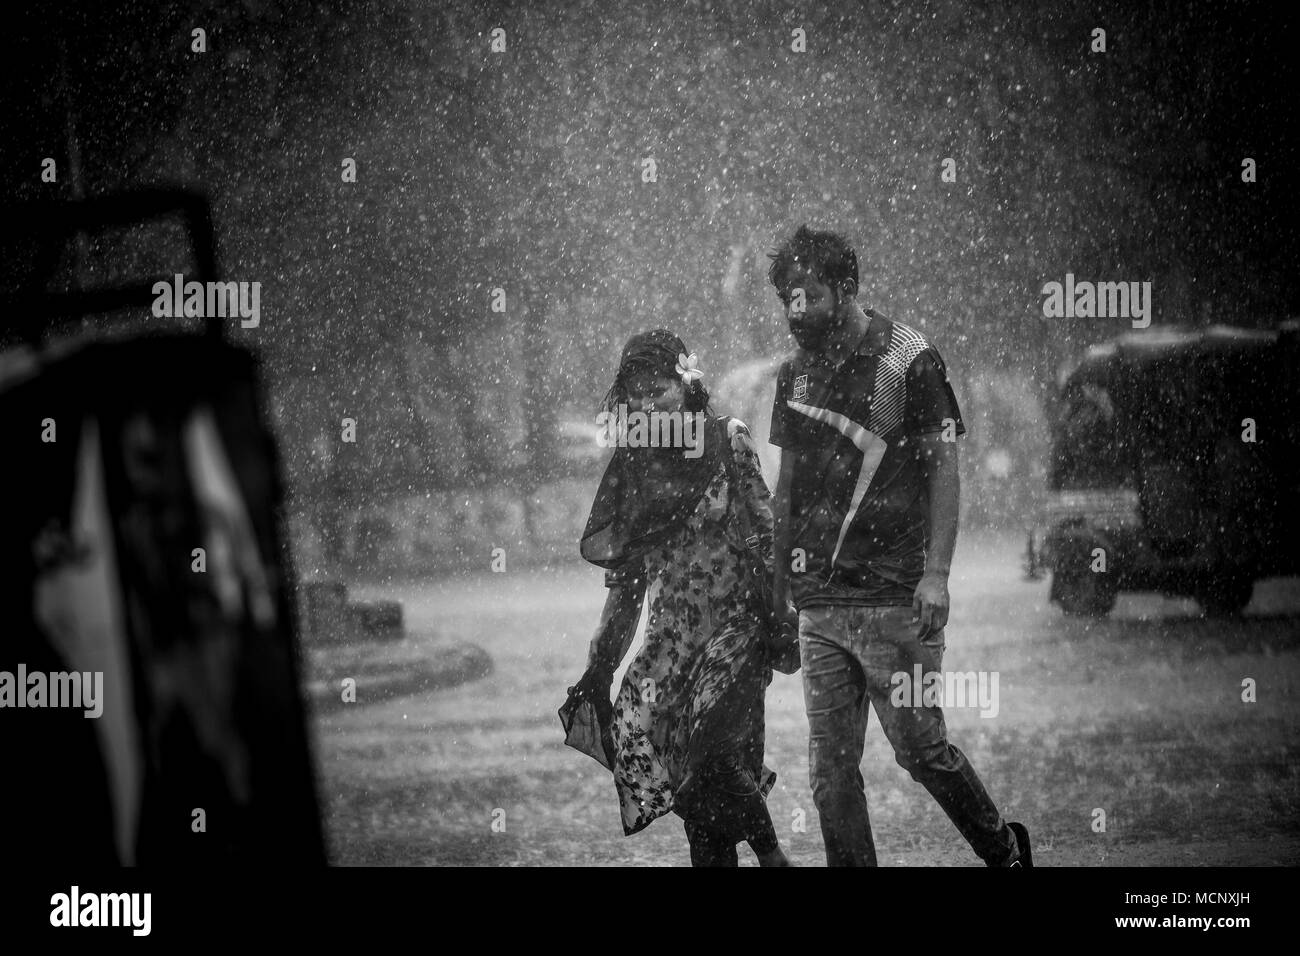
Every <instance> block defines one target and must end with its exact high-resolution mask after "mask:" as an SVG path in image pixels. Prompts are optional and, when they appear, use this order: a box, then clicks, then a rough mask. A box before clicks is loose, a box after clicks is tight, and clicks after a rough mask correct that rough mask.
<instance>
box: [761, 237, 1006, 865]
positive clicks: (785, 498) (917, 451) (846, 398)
mask: <svg viewBox="0 0 1300 956" xmlns="http://www.w3.org/2000/svg"><path fill="white" fill-rule="evenodd" d="M770 258H771V259H772V264H771V268H770V270H769V273H768V275H769V278H770V279H771V282H772V284H773V286H775V287H776V291H777V295H778V296H779V297H780V299H781V302H782V304H783V305H784V307H785V310H786V319H787V321H788V322H789V326H790V333H791V335H793V337H794V339H795V341H796V343H797V344H798V346H799V348H798V350H797V351H796V352H795V353H794V354H793V356H792V357H791V358H789V359H788V360H787V361H786V362H785V363H784V364H783V365H782V367H781V372H780V375H779V376H778V379H777V391H776V398H775V401H774V403H773V408H772V432H771V437H770V440H771V442H772V444H774V445H777V446H779V447H780V448H781V468H780V475H779V478H778V480H777V486H776V494H775V499H774V502H773V511H774V519H775V524H776V545H775V546H776V552H775V553H776V557H777V560H776V562H775V563H776V574H775V580H774V582H773V584H774V602H775V604H776V610H777V613H778V614H781V615H783V616H784V615H794V614H795V613H796V609H797V614H798V622H799V643H800V653H801V660H802V671H803V681H804V699H805V705H806V707H807V711H808V722H809V731H810V739H809V761H810V771H809V772H810V776H811V784H812V791H813V800H814V802H815V804H816V806H817V812H818V815H819V816H820V818H821V829H822V836H823V838H824V840H825V843H826V860H827V863H828V865H830V866H875V865H876V850H875V844H874V841H873V840H872V836H871V824H870V821H869V819H868V814H867V799H866V793H865V790H864V786H865V785H864V781H863V778H862V773H861V770H860V769H859V764H860V763H861V760H862V752H863V745H864V742H865V737H866V730H867V715H868V712H869V710H868V705H869V704H870V705H873V706H874V707H875V711H876V716H877V718H878V719H879V720H880V724H881V727H882V728H883V729H884V732H885V735H886V736H887V737H888V739H889V742H890V743H891V744H892V745H893V748H894V754H895V757H896V759H897V760H898V763H899V764H900V765H901V766H902V767H903V768H904V769H906V770H907V771H908V772H909V773H910V774H911V775H912V778H913V779H914V780H916V781H917V782H918V783H920V784H922V785H923V786H924V787H925V788H926V789H927V790H929V791H930V794H931V795H932V796H933V797H934V798H935V799H936V800H937V801H938V802H939V805H940V806H942V807H943V809H944V811H945V812H946V813H947V814H948V816H949V818H950V819H951V820H952V822H953V823H954V824H955V825H956V827H957V829H958V830H959V831H960V832H961V834H962V836H964V837H965V838H966V840H967V841H968V842H969V843H970V845H971V847H972V848H973V849H974V851H975V853H976V854H977V855H978V856H979V857H980V858H981V859H982V860H983V861H984V862H985V863H986V864H988V865H989V866H1021V867H1024V866H1031V865H1032V859H1031V856H1030V848H1029V837H1028V832H1027V831H1026V829H1025V827H1024V826H1023V825H1021V824H1019V823H1010V824H1008V823H1006V822H1005V821H1004V820H1003V819H1002V815H1001V814H1000V813H999V812H998V808H997V807H996V806H995V805H994V803H993V800H992V799H991V798H990V797H989V795H988V792H987V791H986V790H985V789H984V785H983V784H982V783H981V782H980V779H979V777H978V776H977V775H976V773H975V770H974V768H973V767H971V765H970V762H969V761H968V760H967V759H966V756H965V754H963V753H962V752H961V751H960V750H959V749H957V747H955V746H953V745H952V744H951V743H949V742H948V739H947V732H946V729H945V727H944V720H943V710H942V707H940V706H937V705H935V704H934V703H933V701H924V702H923V699H922V694H921V690H920V688H916V689H915V693H914V694H913V695H911V699H910V700H907V701H905V703H906V706H895V704H894V702H893V701H891V692H892V691H893V690H894V688H895V686H896V681H894V680H893V678H894V675H896V674H900V673H901V674H904V675H908V676H909V679H910V675H912V674H914V673H915V672H916V667H917V665H920V671H921V672H922V673H925V674H929V673H939V672H941V671H942V659H943V650H944V626H945V625H946V624H947V621H948V571H949V565H950V563H951V561H952V555H953V549H954V547H955V545H956V541H957V502H958V491H959V485H958V478H957V443H956V438H957V436H958V435H961V434H963V433H964V432H965V428H964V427H963V425H962V421H961V413H960V411H959V409H958V407H957V400H956V397H955V396H954V394H953V391H952V387H951V386H950V385H949V383H948V377H947V373H946V371H945V369H944V364H943V360H942V359H941V358H940V357H939V353H938V352H937V351H936V350H935V348H934V346H933V345H931V344H930V343H929V342H928V341H927V340H926V339H925V337H924V336H922V335H921V334H920V333H919V332H917V331H915V330H914V329H911V328H908V327H907V326H905V325H902V324H900V323H897V322H892V321H890V320H889V319H887V318H885V317H884V316H883V315H881V314H879V313H878V312H875V311H873V310H867V311H865V312H864V311H863V309H862V308H861V307H860V306H859V305H858V303H857V302H856V296H857V293H858V261H857V255H856V254H855V253H854V251H853V248H852V247H851V246H850V245H849V244H848V242H847V241H845V239H844V238H843V237H841V236H839V235H837V234H835V233H831V232H816V231H812V230H810V229H808V228H807V227H806V226H801V227H800V228H799V229H798V230H797V231H796V232H795V233H794V235H793V236H791V237H789V238H787V239H786V240H785V241H784V242H782V243H781V244H780V246H779V247H778V248H777V249H776V251H775V252H773V253H772V255H771V257H770ZM792 605H793V606H792ZM927 704H928V706H927Z"/></svg>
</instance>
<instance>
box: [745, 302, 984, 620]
mask: <svg viewBox="0 0 1300 956" xmlns="http://www.w3.org/2000/svg"><path fill="white" fill-rule="evenodd" d="M867 315H868V317H869V318H870V320H871V322H870V326H869V328H868V330H867V333H866V335H865V336H863V338H862V341H861V342H860V343H859V344H858V346H857V348H856V349H855V350H854V351H853V352H852V353H851V354H850V355H849V356H848V357H847V358H845V359H844V361H843V362H842V363H841V364H840V366H839V367H838V368H832V367H831V366H830V365H829V364H827V363H826V362H825V361H823V360H822V359H821V358H820V357H818V356H815V355H814V354H813V353H811V352H806V351H803V350H799V351H798V352H796V353H795V354H794V356H793V357H791V358H790V359H788V360H787V361H786V362H785V364H783V365H782V366H781V371H780V374H779V375H778V377H777V386H776V399H775V401H774V403H773V406H772V433H771V437H770V441H771V442H772V444H774V445H778V446H780V447H781V448H782V449H783V450H784V452H783V453H784V454H788V455H794V456H795V461H794V472H793V476H792V479H791V489H790V531H791V547H792V548H800V549H802V550H803V552H804V556H805V560H806V563H807V565H806V570H804V571H803V572H799V571H795V570H792V571H791V573H790V592H791V597H792V598H793V600H794V603H795V606H796V607H798V608H800V609H802V608H805V607H810V606H812V605H817V604H859V605H869V606H887V605H899V604H903V605H907V604H911V603H912V593H913V591H915V590H916V585H917V583H918V582H919V581H920V580H921V574H922V572H923V571H924V570H925V548H926V544H927V543H928V540H929V508H930V499H929V491H928V486H927V484H926V478H925V468H924V464H923V462H922V459H921V454H920V442H919V441H918V438H919V436H921V435H924V434H928V433H935V432H938V433H945V432H946V433H947V434H950V435H952V436H953V437H954V438H955V437H956V436H957V435H962V434H965V431H966V429H965V426H964V425H963V424H962V420H961V412H960V410H959V409H958V407H957V399H956V396H954V395H953V391H952V386H951V385H950V384H949V383H948V374H947V371H946V369H945V368H944V364H943V359H942V358H940V356H939V353H938V352H937V351H936V350H935V348H934V346H932V345H931V344H930V343H929V342H928V341H927V340H926V339H925V337H924V336H922V335H921V334H920V333H919V332H917V331H916V330H915V329H911V328H908V327H907V326H906V325H903V324H901V323H898V322H892V321H890V320H889V319H887V318H885V317H884V316H883V315H881V314H880V313H878V312H875V311H873V310H870V309H868V310H867ZM786 560H793V559H792V558H789V557H787V558H786Z"/></svg>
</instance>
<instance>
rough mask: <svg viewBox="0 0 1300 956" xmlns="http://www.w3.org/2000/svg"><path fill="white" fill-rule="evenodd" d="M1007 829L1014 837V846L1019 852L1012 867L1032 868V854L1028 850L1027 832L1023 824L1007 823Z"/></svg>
mask: <svg viewBox="0 0 1300 956" xmlns="http://www.w3.org/2000/svg"><path fill="white" fill-rule="evenodd" d="M1007 827H1008V828H1010V830H1011V832H1012V833H1014V834H1015V835H1016V846H1017V847H1018V848H1019V850H1020V856H1019V857H1017V858H1016V860H1015V862H1013V863H1012V864H1011V865H1012V866H1033V865H1034V854H1033V851H1031V850H1030V848H1029V831H1028V830H1027V829H1025V825H1024V824H1023V823H1008V824H1007Z"/></svg>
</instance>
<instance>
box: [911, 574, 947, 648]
mask: <svg viewBox="0 0 1300 956" xmlns="http://www.w3.org/2000/svg"><path fill="white" fill-rule="evenodd" d="M948 607H949V602H948V576H947V575H946V574H941V573H940V572H938V571H926V572H925V573H924V574H922V575H921V583H920V584H918V585H917V586H916V593H915V594H913V595H912V611H913V612H914V613H915V615H916V617H915V618H914V620H915V621H916V622H917V623H918V624H920V625H922V626H923V627H924V628H925V632H926V633H927V634H928V633H932V632H934V631H937V630H939V629H940V628H942V627H944V626H945V625H947V623H948Z"/></svg>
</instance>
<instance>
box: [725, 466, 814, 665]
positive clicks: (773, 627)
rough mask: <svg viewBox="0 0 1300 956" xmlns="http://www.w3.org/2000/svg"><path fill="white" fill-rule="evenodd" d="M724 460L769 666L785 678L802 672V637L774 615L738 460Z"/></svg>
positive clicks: (769, 588) (758, 540) (758, 542)
mask: <svg viewBox="0 0 1300 956" xmlns="http://www.w3.org/2000/svg"><path fill="white" fill-rule="evenodd" d="M722 460H723V463H724V464H725V465H726V467H727V478H728V480H729V481H730V484H731V490H732V495H733V500H734V501H735V502H736V509H735V511H736V522H737V524H739V525H740V535H741V537H742V538H744V539H745V567H746V568H747V569H748V571H749V588H750V593H751V594H753V595H756V596H757V598H758V601H759V604H760V606H759V607H758V608H757V609H756V610H757V613H758V619H759V622H760V627H761V629H762V631H763V635H762V636H763V647H764V649H765V651H766V653H767V663H768V666H769V667H771V668H772V669H773V670H775V671H780V672H781V673H782V674H793V673H795V672H796V671H798V670H799V634H798V632H797V631H796V630H795V629H794V628H793V627H792V626H791V625H790V624H789V623H788V622H786V621H782V620H779V619H778V618H777V616H776V614H775V613H774V612H773V611H772V586H771V582H770V580H769V579H768V576H767V567H766V566H765V564H764V563H763V556H762V555H761V554H760V553H759V548H760V547H761V546H762V542H761V540H760V538H759V536H758V535H757V534H755V533H754V529H753V526H752V525H751V524H750V523H749V508H748V506H747V504H746V503H745V502H744V501H743V500H740V498H739V495H738V494H737V493H738V492H739V491H740V475H739V473H738V472H737V470H736V457H735V455H734V454H732V451H731V449H730V448H728V449H727V450H726V452H725V453H724V454H723V456H722Z"/></svg>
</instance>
